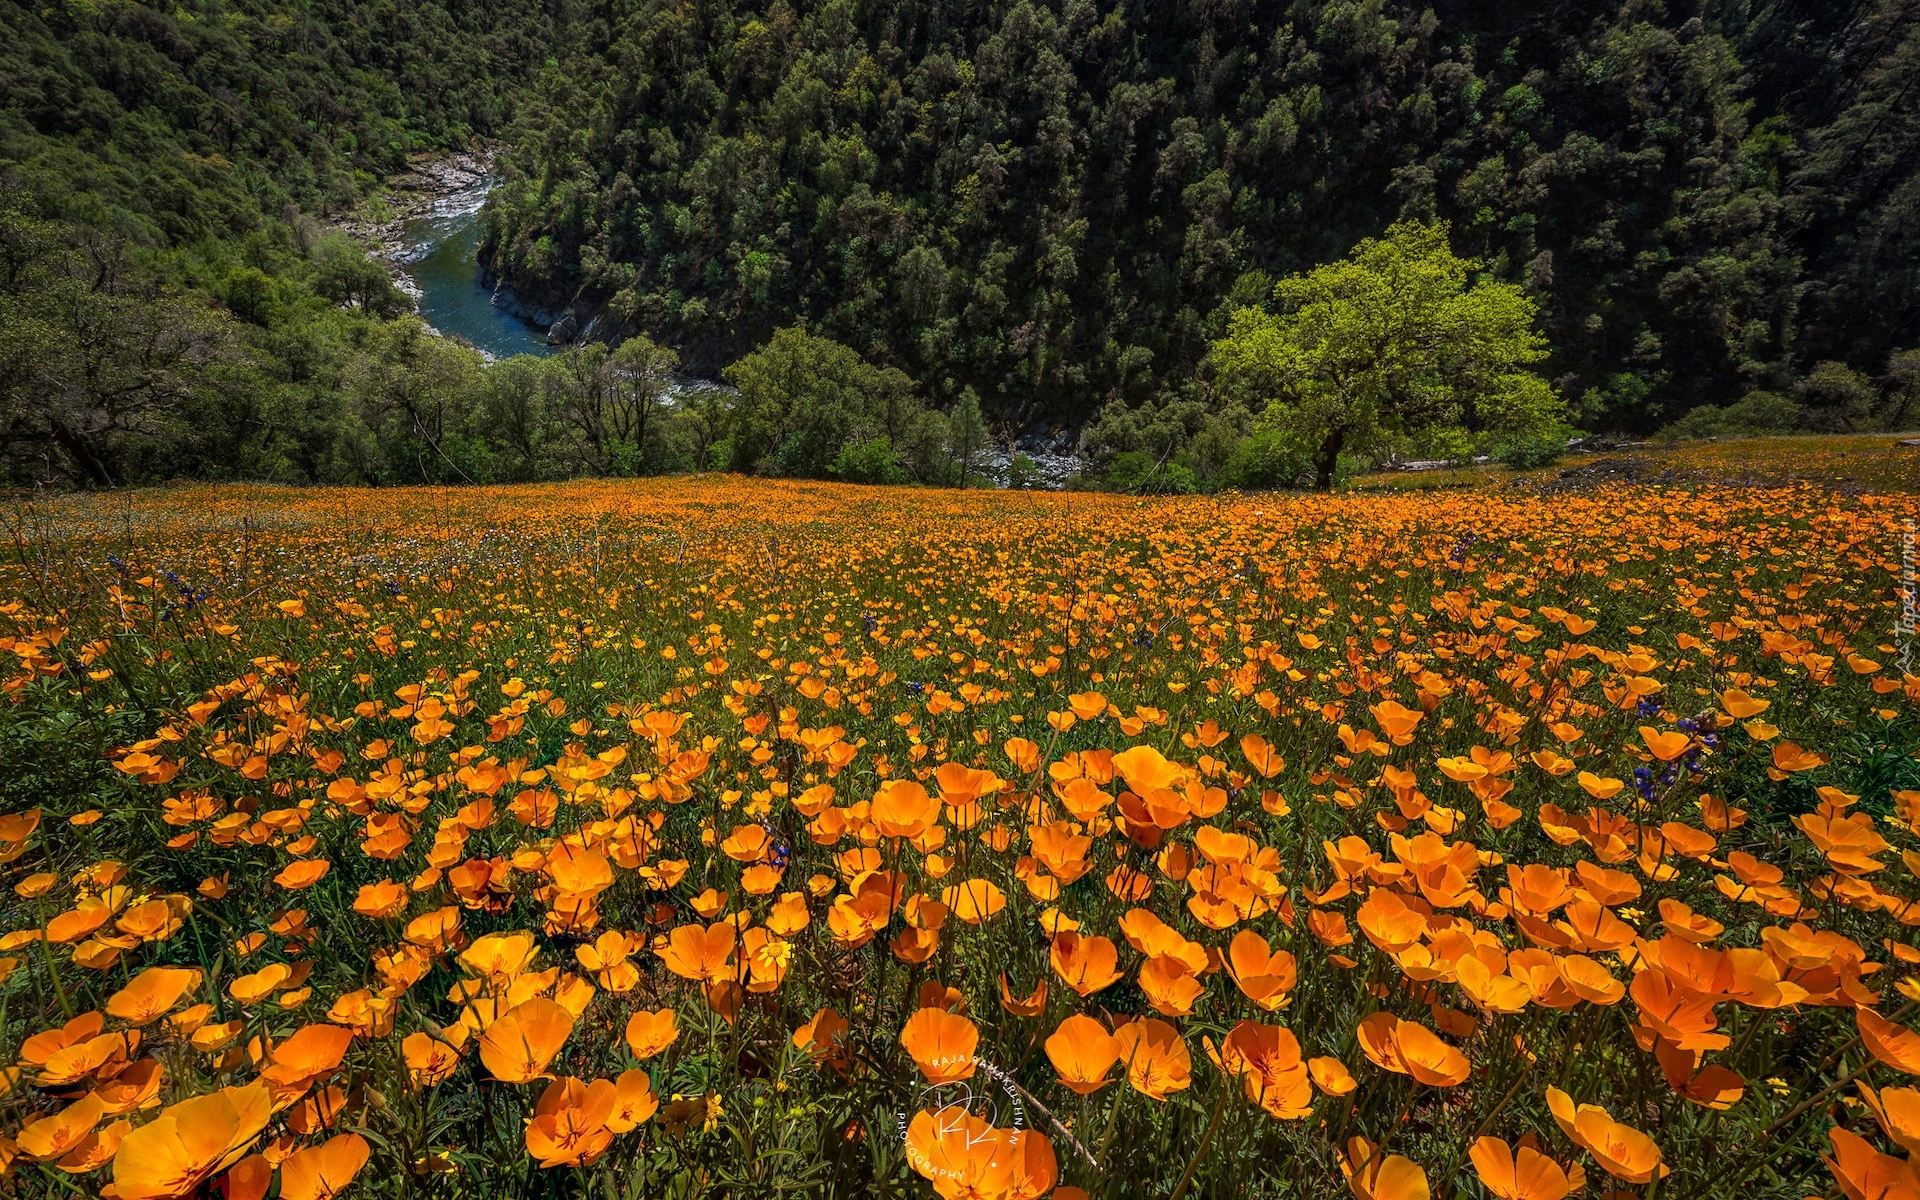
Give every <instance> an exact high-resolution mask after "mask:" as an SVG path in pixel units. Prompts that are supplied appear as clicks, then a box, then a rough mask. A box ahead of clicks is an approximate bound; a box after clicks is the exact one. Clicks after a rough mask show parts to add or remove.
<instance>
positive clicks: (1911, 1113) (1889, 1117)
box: [1858, 1081, 1920, 1154]
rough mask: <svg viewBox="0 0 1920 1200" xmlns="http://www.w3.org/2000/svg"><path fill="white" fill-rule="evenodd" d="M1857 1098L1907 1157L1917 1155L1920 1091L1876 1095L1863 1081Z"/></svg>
mask: <svg viewBox="0 0 1920 1200" xmlns="http://www.w3.org/2000/svg"><path fill="white" fill-rule="evenodd" d="M1858 1086H1859V1088H1860V1097H1861V1099H1863V1100H1865V1101H1866V1102H1867V1107H1869V1108H1871V1109H1872V1110H1873V1115H1874V1119H1875V1120H1877V1121H1879V1122H1880V1128H1881V1129H1883V1130H1885V1131H1886V1135H1887V1136H1888V1137H1890V1138H1892V1139H1893V1140H1894V1141H1896V1142H1898V1143H1899V1144H1900V1146H1901V1148H1902V1149H1904V1150H1906V1151H1907V1153H1909V1154H1914V1153H1920V1091H1916V1090H1914V1089H1913V1088H1882V1089H1881V1090H1880V1091H1878V1092H1876V1091H1874V1090H1873V1089H1872V1088H1871V1087H1868V1086H1867V1084H1866V1083H1865V1082H1864V1081H1863V1082H1861V1083H1860V1084H1859V1085H1858Z"/></svg>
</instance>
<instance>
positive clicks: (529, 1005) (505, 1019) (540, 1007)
mask: <svg viewBox="0 0 1920 1200" xmlns="http://www.w3.org/2000/svg"><path fill="white" fill-rule="evenodd" d="M573 1022H574V1015H573V1014H572V1013H571V1012H568V1011H567V1010H566V1009H565V1008H563V1007H561V1006H560V1005H559V1004H557V1003H555V1002H554V1001H552V1000H549V999H547V998H545V997H544V996H536V997H534V998H533V999H531V1000H528V1001H526V1002H525V1003H522V1004H518V1005H516V1006H514V1007H513V1008H510V1009H508V1010H507V1011H506V1012H505V1013H503V1014H501V1016H500V1017H499V1018H498V1019H496V1020H495V1021H494V1022H493V1023H492V1024H491V1025H488V1026H487V1029H486V1032H485V1033H483V1034H482V1035H481V1036H480V1061H481V1062H483V1063H485V1064H486V1067H487V1070H489V1071H491V1072H492V1073H493V1077H494V1078H495V1079H499V1080H501V1081H503V1082H506V1083H529V1082H531V1081H533V1080H535V1079H544V1078H546V1075H547V1064H548V1063H550V1062H552V1061H553V1056H554V1055H556V1054H558V1053H560V1047H562V1046H564V1045H566V1042H567V1038H568V1037H569V1036H570V1035H571V1034H572V1033H573Z"/></svg>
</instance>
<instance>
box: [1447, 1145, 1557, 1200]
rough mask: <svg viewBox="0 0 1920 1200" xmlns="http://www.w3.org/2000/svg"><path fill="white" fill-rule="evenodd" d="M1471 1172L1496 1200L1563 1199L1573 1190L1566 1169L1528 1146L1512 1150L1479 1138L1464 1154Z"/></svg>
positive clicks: (1507, 1146) (1509, 1147)
mask: <svg viewBox="0 0 1920 1200" xmlns="http://www.w3.org/2000/svg"><path fill="white" fill-rule="evenodd" d="M1467 1155H1468V1157H1469V1158H1471V1159H1472V1160H1473V1169H1474V1171H1475V1172H1476V1173H1478V1174H1479V1176H1480V1182H1481V1183H1482V1184H1484V1185H1485V1186H1486V1189H1487V1191H1489V1192H1491V1193H1492V1194H1493V1195H1494V1196H1495V1197H1497V1200H1565V1197H1566V1195H1567V1194H1568V1193H1569V1192H1571V1191H1572V1190H1573V1181H1572V1180H1570V1179H1569V1178H1568V1177H1567V1172H1566V1170H1565V1169H1564V1168H1563V1167H1561V1165H1560V1164H1559V1163H1557V1162H1554V1161H1553V1160H1552V1159H1551V1158H1548V1157H1547V1156H1546V1155H1544V1154H1542V1153H1540V1152H1539V1151H1538V1150H1536V1149H1534V1148H1533V1147H1531V1146H1527V1145H1522V1146H1521V1147H1520V1149H1519V1151H1518V1152H1517V1153H1516V1152H1515V1151H1514V1149H1513V1147H1511V1146H1509V1145H1508V1144H1507V1143H1506V1142H1504V1141H1502V1140H1501V1139H1499V1138H1496V1137H1483V1138H1479V1139H1477V1140H1476V1141H1475V1142H1474V1143H1473V1147H1472V1148H1471V1149H1470V1150H1469V1151H1468V1152H1467Z"/></svg>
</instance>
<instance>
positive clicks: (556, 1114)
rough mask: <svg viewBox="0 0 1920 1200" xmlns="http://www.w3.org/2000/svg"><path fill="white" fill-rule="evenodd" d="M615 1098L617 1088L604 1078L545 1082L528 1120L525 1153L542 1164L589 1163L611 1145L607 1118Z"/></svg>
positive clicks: (576, 1164)
mask: <svg viewBox="0 0 1920 1200" xmlns="http://www.w3.org/2000/svg"><path fill="white" fill-rule="evenodd" d="M618 1098H619V1096H618V1090H617V1089H616V1088H615V1087H614V1085H613V1084H612V1083H611V1082H609V1081H607V1080H605V1079H596V1080H594V1081H593V1082H592V1083H584V1082H582V1081H581V1080H578V1079H556V1080H554V1081H553V1082H551V1083H549V1084H547V1086H546V1088H545V1090H543V1091H542V1092H541V1093H540V1100H539V1103H537V1104H536V1105H535V1106H534V1110H533V1117H532V1119H531V1120H529V1121H528V1122H527V1129H526V1143H527V1153H528V1155H530V1156H531V1157H532V1158H533V1159H534V1161H536V1162H538V1163H539V1164H540V1165H541V1166H542V1167H583V1166H591V1165H592V1164H593V1162H594V1161H595V1160H596V1159H598V1158H599V1157H600V1156H601V1155H602V1154H604V1153H605V1152H606V1149H607V1147H608V1146H611V1145H612V1144H613V1130H611V1129H609V1128H608V1127H607V1118H609V1117H611V1116H612V1115H613V1110H614V1106H615V1104H616V1103H617V1101H618Z"/></svg>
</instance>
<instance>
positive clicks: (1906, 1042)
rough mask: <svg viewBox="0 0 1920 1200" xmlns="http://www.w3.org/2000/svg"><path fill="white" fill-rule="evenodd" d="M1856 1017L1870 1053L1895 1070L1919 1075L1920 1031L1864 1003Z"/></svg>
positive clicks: (1861, 1038)
mask: <svg viewBox="0 0 1920 1200" xmlns="http://www.w3.org/2000/svg"><path fill="white" fill-rule="evenodd" d="M1853 1019H1854V1021H1855V1022H1856V1023H1857V1025H1858V1026H1859V1030H1860V1040H1861V1041H1862V1042H1863V1043H1865V1044H1866V1047H1867V1050H1868V1052H1869V1053H1871V1054H1872V1055H1873V1056H1874V1057H1875V1058H1877V1059H1879V1060H1880V1061H1881V1062H1883V1063H1885V1064H1887V1065H1888V1066H1890V1067H1892V1068H1893V1069H1894V1070H1896V1071H1904V1072H1906V1073H1907V1074H1908V1075H1920V1033H1915V1032H1913V1031H1912V1030H1911V1029H1908V1028H1906V1027H1905V1026H1903V1025H1896V1024H1894V1023H1893V1022H1892V1021H1889V1020H1887V1019H1886V1018H1885V1017H1883V1016H1881V1015H1880V1014H1879V1013H1877V1012H1875V1011H1873V1010H1872V1009H1871V1008H1868V1007H1867V1006H1865V1005H1860V1006H1859V1007H1857V1008H1855V1009H1854V1010H1853Z"/></svg>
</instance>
